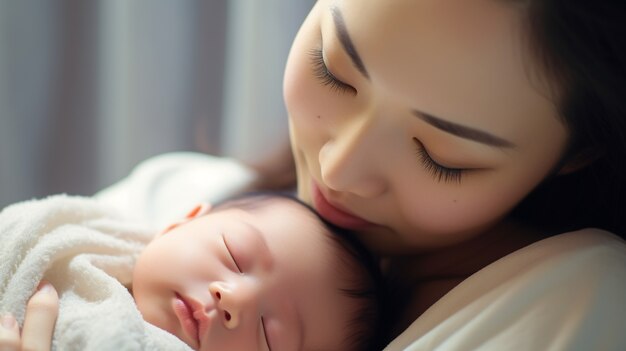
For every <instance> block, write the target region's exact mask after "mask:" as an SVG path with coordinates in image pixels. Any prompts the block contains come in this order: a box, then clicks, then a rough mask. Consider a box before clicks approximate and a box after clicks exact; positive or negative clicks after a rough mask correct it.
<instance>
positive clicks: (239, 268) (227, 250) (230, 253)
mask: <svg viewBox="0 0 626 351" xmlns="http://www.w3.org/2000/svg"><path fill="white" fill-rule="evenodd" d="M222 241H223V242H224V246H226V252H228V255H229V256H230V258H231V260H233V263H234V264H235V267H237V270H238V271H239V273H243V271H242V270H241V267H239V264H237V260H235V256H233V253H232V252H231V251H230V248H228V243H226V237H225V236H224V234H222Z"/></svg>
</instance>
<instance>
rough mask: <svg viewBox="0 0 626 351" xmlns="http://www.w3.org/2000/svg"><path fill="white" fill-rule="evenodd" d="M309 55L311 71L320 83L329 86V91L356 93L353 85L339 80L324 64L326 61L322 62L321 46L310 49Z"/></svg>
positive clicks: (322, 52)
mask: <svg viewBox="0 0 626 351" xmlns="http://www.w3.org/2000/svg"><path fill="white" fill-rule="evenodd" d="M310 55H311V64H312V65H313V73H314V74H315V77H317V79H319V81H320V82H321V83H322V85H324V86H328V87H330V90H331V91H335V92H339V93H350V94H352V95H356V93H357V91H356V89H354V87H352V86H351V85H350V84H347V83H344V82H342V81H341V80H339V79H338V78H337V77H335V75H334V74H332V72H331V71H330V70H329V69H328V66H326V63H325V62H324V51H323V50H322V49H321V48H316V49H312V50H311V52H310Z"/></svg>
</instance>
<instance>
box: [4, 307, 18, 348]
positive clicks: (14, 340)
mask: <svg viewBox="0 0 626 351" xmlns="http://www.w3.org/2000/svg"><path fill="white" fill-rule="evenodd" d="M1 318H2V320H0V351H20V328H19V327H18V325H17V322H16V321H15V317H13V315H11V314H5V315H3V316H2V317H1Z"/></svg>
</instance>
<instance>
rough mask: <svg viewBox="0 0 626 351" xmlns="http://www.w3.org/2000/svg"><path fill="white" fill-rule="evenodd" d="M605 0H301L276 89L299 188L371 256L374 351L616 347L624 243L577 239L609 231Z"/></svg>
mask: <svg viewBox="0 0 626 351" xmlns="http://www.w3.org/2000/svg"><path fill="white" fill-rule="evenodd" d="M624 7H625V6H624V5H623V4H621V3H620V4H617V3H616V2H608V1H607V2H588V1H548V0H543V1H539V0H528V1H497V0H484V1H483V0H473V1H466V0H463V1H455V0H445V1H441V0H438V1H402V0H392V1H389V0H387V1H367V2H366V1H356V0H344V1H332V0H319V1H318V2H317V3H316V5H315V6H314V8H313V9H312V11H311V13H310V15H309V16H308V18H307V19H306V21H305V22H304V24H303V26H302V28H301V30H300V32H299V34H298V36H297V37H296V39H295V41H294V44H293V47H292V50H291V53H290V56H289V60H288V63H287V67H286V72H285V81H284V92H285V102H286V106H287V110H288V112H289V123H290V136H291V148H292V151H293V156H294V158H295V165H296V171H297V184H298V195H299V196H300V197H301V198H302V199H303V200H304V201H306V202H308V203H309V204H312V205H313V206H314V207H315V209H316V210H317V211H318V212H319V213H320V214H321V215H322V216H323V217H325V218H326V219H328V220H329V221H331V222H333V223H335V224H337V225H339V226H342V227H346V228H350V229H354V230H356V231H357V232H358V233H359V234H360V237H361V238H362V239H363V241H364V242H365V243H366V244H367V245H368V246H369V247H370V248H371V249H372V250H374V251H375V252H377V253H379V254H380V255H381V256H384V257H386V258H388V263H389V264H388V270H389V272H390V274H394V275H395V276H397V277H399V279H400V280H401V283H402V284H403V286H404V288H403V290H402V292H405V293H407V294H409V298H408V299H407V301H409V302H408V307H407V308H406V309H404V311H405V312H404V313H403V315H402V316H401V317H400V318H399V320H398V322H397V325H395V328H394V330H395V332H394V335H393V336H394V337H395V336H396V335H397V334H400V333H401V332H402V331H404V332H403V333H402V335H400V336H399V337H398V338H396V339H395V341H394V342H393V343H392V344H391V345H390V346H389V347H388V348H389V349H390V350H395V349H404V348H410V347H413V348H414V349H434V348H437V347H440V348H445V349H474V348H483V349H494V350H500V349H544V348H552V349H569V348H574V347H577V348H581V349H597V348H599V347H601V348H604V349H617V348H619V347H620V346H622V347H623V346H624V345H623V343H624V342H626V341H624V339H623V338H624V337H623V336H622V335H620V334H623V333H620V332H619V330H617V329H616V328H618V326H620V325H623V323H624V318H626V317H625V316H626V311H624V308H623V307H622V306H623V305H624V304H623V303H621V301H620V299H618V296H620V294H621V295H623V290H622V289H624V287H625V286H626V283H625V282H626V268H624V267H626V264H624V263H625V259H624V257H625V256H626V254H625V252H626V248H625V247H624V244H623V241H621V240H620V239H618V238H616V237H615V236H614V235H611V234H608V233H606V232H603V231H599V230H593V229H585V228H588V227H598V228H602V229H604V230H608V231H612V232H613V233H616V234H618V235H624V233H625V230H624V229H625V223H624V221H623V219H622V218H620V216H622V214H623V213H626V211H625V209H624V205H623V201H622V200H621V199H623V198H624V197H625V196H626V190H625V187H624V184H623V183H624V182H623V180H622V181H620V178H622V179H623V174H624V162H623V160H624V159H625V158H626V117H625V116H626V115H625V114H626V96H624V94H625V92H626V86H625V82H626V79H625V78H626V74H625V73H626V45H624V44H625V42H624V40H625V39H624V38H625V37H626V36H624V35H623V33H625V32H626V28H625V24H624V21H623V20H622V19H623V18H625V17H626V11H625V9H624ZM284 164H288V161H285V162H284ZM265 169H266V170H267V169H270V170H271V169H274V170H279V169H281V170H282V169H283V168H281V167H275V168H265ZM264 175H265V176H266V178H267V179H276V177H275V176H276V174H273V172H271V171H267V172H265V174H264ZM281 179H284V177H281ZM265 185H268V184H265ZM574 230H576V232H573V233H568V232H570V231H574ZM604 273H607V274H610V275H611V276H610V279H604ZM485 299H486V300H485ZM613 302H615V303H613ZM607 306H608V307H607ZM611 308H612V309H613V310H612V312H611ZM468 311H469V312H468ZM607 311H609V312H607ZM600 321H602V322H600Z"/></svg>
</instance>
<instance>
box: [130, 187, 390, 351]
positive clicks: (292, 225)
mask: <svg viewBox="0 0 626 351" xmlns="http://www.w3.org/2000/svg"><path fill="white" fill-rule="evenodd" d="M378 276H379V275H378V273H377V271H376V265H375V263H374V261H373V260H372V259H371V257H370V256H369V254H368V253H367V252H366V251H365V250H364V249H363V248H362V247H361V246H360V245H359V244H358V242H356V241H355V240H354V239H353V238H352V237H351V236H349V235H348V234H347V233H345V232H343V231H341V230H337V229H336V228H332V229H331V228H330V226H329V225H328V224H325V223H323V222H322V221H321V220H320V219H319V217H317V215H316V214H315V213H314V212H313V211H312V210H310V209H309V208H308V207H307V206H306V205H304V204H301V203H299V202H298V201H297V200H294V199H292V198H287V197H282V196H271V195H254V196H246V197H241V198H239V199H235V200H231V201H228V202H226V203H224V204H222V205H219V206H217V207H215V208H212V209H211V208H210V207H209V206H208V205H203V206H198V207H197V208H195V209H194V210H193V211H191V212H190V213H189V215H187V218H186V219H185V220H184V221H182V222H180V223H176V224H174V225H172V226H170V227H168V228H167V229H166V230H165V231H163V232H162V233H160V234H159V235H158V236H157V237H156V238H155V239H154V240H153V241H152V242H150V243H149V244H148V246H147V247H146V248H145V249H144V250H143V252H142V253H141V255H140V256H139V258H138V260H137V263H136V265H135V269H134V273H133V284H132V292H133V295H134V298H135V301H136V303H137V307H138V309H139V311H140V312H141V313H142V315H143V317H144V319H145V320H146V321H147V322H149V323H151V324H153V325H155V326H157V327H160V328H162V329H165V330H167V331H169V332H170V333H172V334H174V335H176V336H177V337H178V338H180V339H181V340H183V341H184V342H185V343H187V344H188V345H189V346H191V347H192V348H194V349H196V350H273V351H279V350H363V349H367V348H369V347H375V340H374V339H375V335H377V334H378V328H379V325H378V322H377V321H378V320H379V314H380V312H381V311H380V310H379V303H380V300H381V299H380V295H379V291H380V289H379V285H378V284H379V283H380V282H379V279H378Z"/></svg>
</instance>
